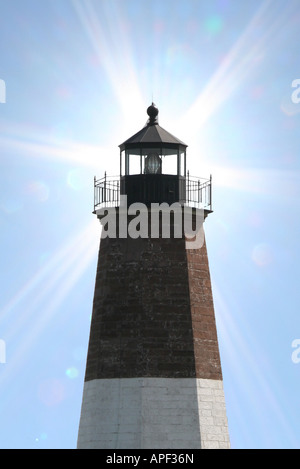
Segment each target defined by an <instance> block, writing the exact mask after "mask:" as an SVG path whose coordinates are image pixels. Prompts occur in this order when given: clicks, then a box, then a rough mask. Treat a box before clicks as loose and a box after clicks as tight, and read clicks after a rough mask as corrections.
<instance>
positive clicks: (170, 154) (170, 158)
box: [162, 148, 178, 175]
mask: <svg viewBox="0 0 300 469" xmlns="http://www.w3.org/2000/svg"><path fill="white" fill-rule="evenodd" d="M162 173H163V174H174V175H176V174H178V151H177V150H173V149H168V148H163V155H162Z"/></svg>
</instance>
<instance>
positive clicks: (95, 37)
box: [72, 0, 145, 126]
mask: <svg viewBox="0 0 300 469" xmlns="http://www.w3.org/2000/svg"><path fill="white" fill-rule="evenodd" d="M72 3H73V6H74V8H75V11H76V13H77V15H78V18H79V20H80V22H81V24H82V26H83V29H84V31H85V33H86V34H87V36H88V38H89V40H90V43H91V46H92V48H93V50H94V52H95V53H96V55H97V57H98V59H99V62H100V64H101V65H102V66H103V67H104V69H105V71H106V73H107V76H108V78H109V80H110V84H111V86H112V88H113V90H114V92H115V95H116V97H117V99H118V102H119V104H120V107H121V110H122V112H123V114H124V117H125V122H126V123H127V124H128V120H127V118H128V112H130V113H131V115H132V119H131V126H135V125H136V124H137V122H134V119H135V116H140V115H141V113H143V112H144V109H145V104H144V100H143V98H142V95H141V92H140V87H139V83H138V79H137V73H136V71H135V67H134V62H133V59H132V53H131V46H130V44H129V42H128V38H127V34H126V27H125V25H124V20H123V18H122V16H121V12H120V7H119V6H117V4H116V3H115V2H113V1H111V2H101V13H102V14H103V16H104V17H105V22H106V25H105V26H106V30H108V32H107V31H106V34H104V30H103V18H101V20H102V21H100V18H99V14H98V11H97V9H96V8H95V6H94V4H93V2H91V1H89V0H80V1H79V0H72ZM97 6H98V7H99V4H98V5H97ZM133 108H134V109H135V110H136V111H137V112H132V109H133Z"/></svg>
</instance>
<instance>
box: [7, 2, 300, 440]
mask: <svg viewBox="0 0 300 469" xmlns="http://www.w3.org/2000/svg"><path fill="white" fill-rule="evenodd" d="M0 11H1V15H0V149H1V151H0V181H1V186H0V227H1V230H0V235H1V244H0V249H1V295H0V448H12V449H17V448H25V449H27V448H36V449H43V448H45V449H46V448H50V449H59V448H66V449H72V448H75V447H76V442H77V432H78V425H79V416H80V408H81V399H82V390H83V382H84V373H85V360H86V353H87V347H88V338H89V330H90V318H91V311H92V301H93V291H94V282H95V274H96V265H97V256H98V249H99V240H100V225H99V222H98V221H97V219H96V217H95V216H94V215H93V214H92V211H93V178H94V176H97V178H100V177H102V176H103V174H104V171H107V174H109V175H111V176H113V175H118V173H119V149H118V145H119V144H121V143H122V142H123V141H124V140H126V139H127V138H129V137H130V136H131V135H133V134H134V133H136V132H137V131H139V130H140V129H141V128H142V127H143V126H144V125H145V122H146V120H147V115H146V109H147V107H148V106H149V105H150V104H151V102H152V100H153V101H154V102H155V104H156V105H157V107H158V108H159V123H160V125H161V126H162V127H163V128H165V129H166V130H168V131H169V132H170V133H172V134H174V135H175V136H176V137H178V138H179V139H180V140H183V141H184V142H185V143H187V144H188V149H187V166H188V169H189V170H190V174H191V175H193V176H198V177H206V178H208V177H209V176H210V174H212V181H213V213H212V214H211V215H209V217H208V218H207V219H206V221H205V233H206V242H207V249H208V256H209V263H210V273H211V280H212V287H213V295H214V304H215V314H216V321H217V330H218V337H219V347H220V354H221V362H222V370H223V380H224V390H225V399H226V408H227V416H228V424H229V433H230V440H231V447H232V448H236V449H248V448H249V449H252V448H262V449H267V448H274V449H275V448H299V447H300V431H299V419H300V405H299V382H300V350H299V353H298V349H299V348H300V319H299V309H298V308H299V303H300V288H299V277H300V262H299V261H300V254H299V236H300V222H299V218H298V216H299V209H300V151H299V150H300V144H299V125H300V88H299V94H297V87H298V86H299V85H300V82H299V84H298V82H297V81H295V80H299V79H300V67H299V64H300V54H299V39H300V33H299V31H300V3H299V1H298V0H287V1H285V2H283V1H282V0H260V1H258V0H251V1H250V0H245V1H243V2H241V1H239V0H209V1H208V0H152V1H149V0H147V1H146V0H43V1H42V2H41V1H39V0H10V1H9V2H7V1H6V0H0ZM293 85H294V86H293Z"/></svg>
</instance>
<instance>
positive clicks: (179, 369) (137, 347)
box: [85, 238, 222, 381]
mask: <svg viewBox="0 0 300 469" xmlns="http://www.w3.org/2000/svg"><path fill="white" fill-rule="evenodd" d="M131 377H135V378H136V377H164V378H209V379H222V374H221V365H220V358H219V350H218V341H217V332H216V324H215V317H214V308H213V298H212V291H211V283H210V274H209V266H208V258H207V252H206V246H205V243H204V245H203V246H202V247H201V248H200V249H188V250H186V248H185V239H184V238H181V239H174V238H173V239H172V238H171V239H162V238H159V239H149V238H147V239H142V238H137V239H131V238H127V239H110V238H106V239H102V240H101V246H100V252H99V260H98V268H97V275H96V285H95V295H94V307H93V315H92V324H91V332H90V341H89V350H88V358H87V368H86V377H85V380H86V381H89V380H93V379H102V378H131Z"/></svg>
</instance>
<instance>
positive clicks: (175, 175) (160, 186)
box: [119, 103, 187, 205]
mask: <svg viewBox="0 0 300 469" xmlns="http://www.w3.org/2000/svg"><path fill="white" fill-rule="evenodd" d="M158 113H159V111H158V109H157V107H156V106H155V104H154V103H152V104H151V105H150V106H149V107H148V109H147V114H148V116H149V119H148V121H147V123H146V125H145V127H143V128H142V129H141V130H140V131H139V132H137V133H136V134H134V135H133V136H132V137H130V138H129V139H128V140H126V141H125V142H124V143H122V144H121V145H120V146H119V147H120V181H121V195H127V201H128V204H131V203H134V202H142V203H144V204H146V205H149V204H151V203H155V202H156V203H162V202H167V203H169V204H170V203H173V202H180V203H184V202H185V193H186V185H185V179H186V148H187V145H186V144H185V143H183V142H182V141H181V140H179V139H178V138H176V137H174V135H172V134H170V133H169V132H167V131H166V130H165V129H163V128H162V127H161V126H160V125H159V123H158Z"/></svg>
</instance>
